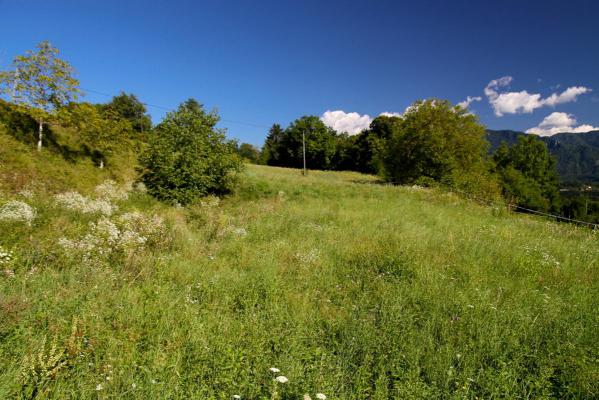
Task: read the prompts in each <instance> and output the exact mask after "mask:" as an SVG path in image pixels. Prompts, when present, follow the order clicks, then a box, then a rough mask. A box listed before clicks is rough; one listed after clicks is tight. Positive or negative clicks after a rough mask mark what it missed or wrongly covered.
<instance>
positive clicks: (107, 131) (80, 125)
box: [58, 103, 133, 167]
mask: <svg viewBox="0 0 599 400" xmlns="http://www.w3.org/2000/svg"><path fill="white" fill-rule="evenodd" d="M58 116H59V119H60V121H61V123H62V124H63V126H65V127H68V128H71V129H74V130H75V131H76V132H78V134H79V137H80V139H81V142H82V146H83V147H84V148H85V149H86V152H87V153H89V154H91V155H92V158H93V160H94V162H96V164H98V165H100V166H101V167H103V166H104V165H105V164H106V162H107V159H108V158H109V157H110V155H111V154H112V153H113V152H114V151H115V149H118V148H120V149H122V148H123V147H127V148H130V147H132V146H131V143H130V142H129V138H130V137H131V136H133V135H132V133H133V129H132V127H131V123H130V122H129V121H128V120H126V119H123V118H121V116H120V115H118V114H116V113H115V112H113V111H112V110H111V109H104V110H102V107H98V106H96V105H93V104H90V103H71V104H69V105H68V106H67V107H63V108H62V109H61V110H60V111H59V113H58Z"/></svg>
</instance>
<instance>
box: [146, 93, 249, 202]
mask: <svg viewBox="0 0 599 400" xmlns="http://www.w3.org/2000/svg"><path fill="white" fill-rule="evenodd" d="M218 120H219V117H218V115H216V113H213V112H209V113H208V112H205V111H204V109H203V107H202V105H201V104H199V103H198V102H197V101H195V100H193V99H190V100H188V101H186V102H185V103H183V104H181V105H180V106H179V108H178V109H177V110H176V111H174V112H170V113H168V114H167V115H166V117H165V118H164V120H163V121H162V122H161V123H160V124H158V125H157V126H156V127H155V128H154V132H153V134H152V135H151V136H150V139H149V144H148V147H147V149H146V151H145V152H144V153H143V154H142V156H141V157H140V163H141V166H142V170H141V180H142V181H143V182H144V183H145V184H146V186H147V188H148V192H149V193H150V194H152V195H154V196H155V197H157V198H159V199H161V200H165V201H170V202H178V203H180V204H187V203H189V202H191V201H193V200H194V199H195V198H197V197H201V196H206V195H208V194H216V195H219V194H224V193H226V192H228V191H230V189H231V188H232V184H233V182H234V178H235V174H236V173H237V172H239V171H240V170H241V168H242V166H243V164H242V162H241V160H240V158H239V156H238V155H237V154H236V145H235V143H234V142H232V141H229V140H227V139H226V137H225V132H224V130H222V129H218V128H216V124H217V122H218Z"/></svg>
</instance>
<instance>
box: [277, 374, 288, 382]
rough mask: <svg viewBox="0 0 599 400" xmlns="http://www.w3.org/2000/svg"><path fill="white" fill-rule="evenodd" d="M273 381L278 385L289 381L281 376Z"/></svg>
mask: <svg viewBox="0 0 599 400" xmlns="http://www.w3.org/2000/svg"><path fill="white" fill-rule="evenodd" d="M275 381H277V382H279V383H287V382H289V379H287V377H286V376H283V375H281V376H277V377H276V378H275Z"/></svg>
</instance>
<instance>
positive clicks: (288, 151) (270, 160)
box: [263, 116, 336, 170]
mask: <svg viewBox="0 0 599 400" xmlns="http://www.w3.org/2000/svg"><path fill="white" fill-rule="evenodd" d="M302 135H305V140H306V165H307V167H308V168H309V169H325V170H326V169H332V168H333V167H334V157H335V152H336V132H335V131H334V130H332V129H330V128H328V127H327V126H326V125H325V124H324V123H323V122H322V121H321V120H320V119H319V118H318V117H316V116H305V117H302V118H298V119H296V120H295V121H294V122H293V123H292V124H291V125H289V127H287V129H285V130H284V131H283V130H282V129H281V127H280V126H279V125H278V124H275V125H273V127H272V128H271V129H270V132H269V135H268V137H267V138H266V142H265V144H264V150H263V151H264V161H265V163H266V164H268V165H276V166H281V167H293V168H301V167H302V166H303V154H302V150H303V147H302V146H303V145H302V140H303V138H302Z"/></svg>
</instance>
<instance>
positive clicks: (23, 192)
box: [19, 189, 33, 200]
mask: <svg viewBox="0 0 599 400" xmlns="http://www.w3.org/2000/svg"><path fill="white" fill-rule="evenodd" d="M19 196H23V197H25V198H26V199H29V200H31V199H33V191H31V190H29V189H22V190H21V191H20V192H19Z"/></svg>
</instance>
